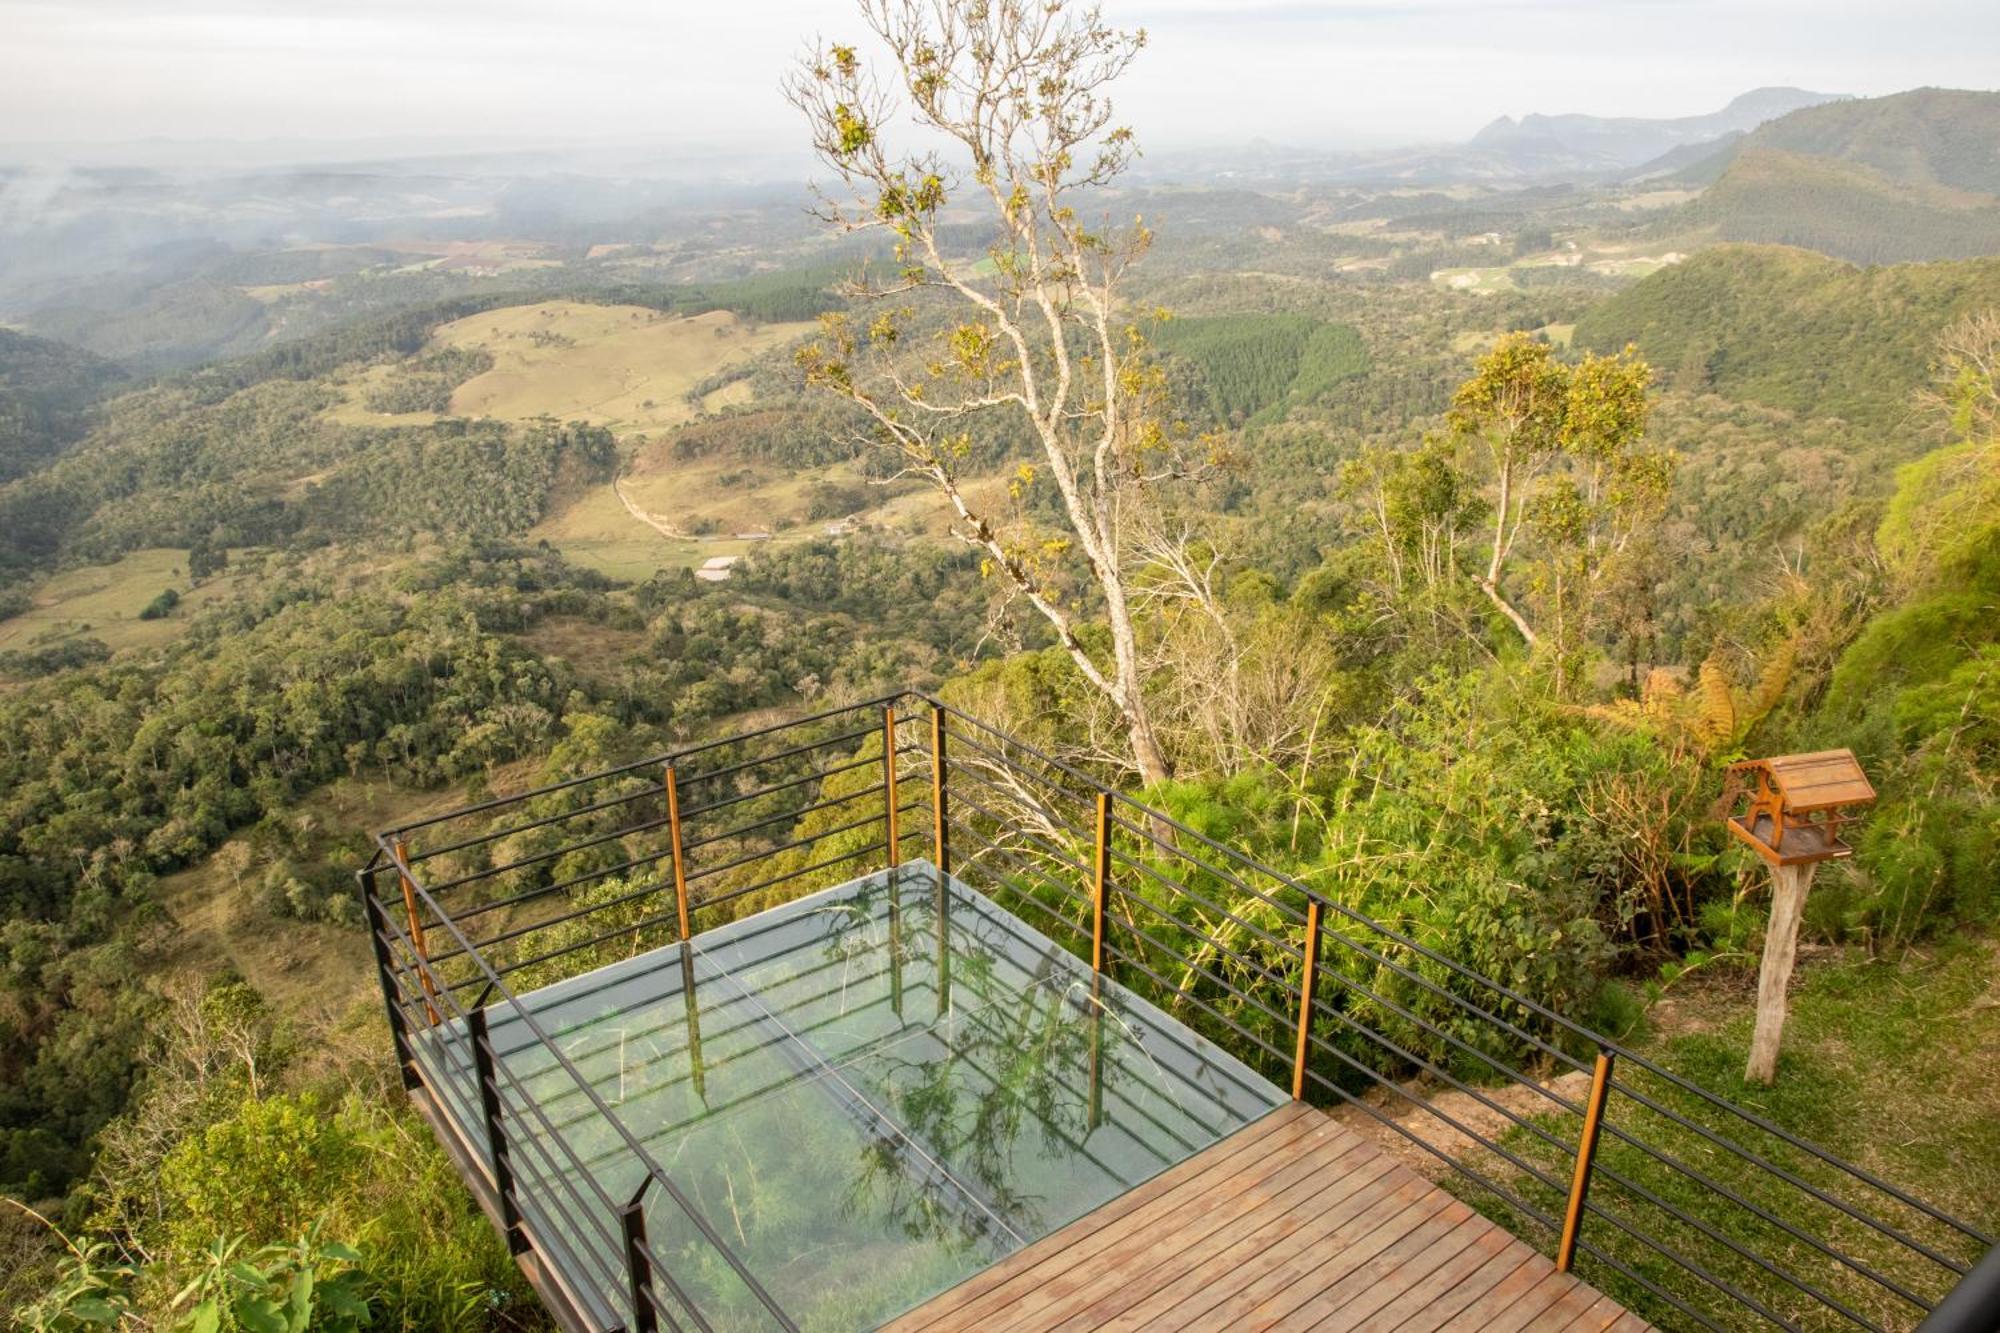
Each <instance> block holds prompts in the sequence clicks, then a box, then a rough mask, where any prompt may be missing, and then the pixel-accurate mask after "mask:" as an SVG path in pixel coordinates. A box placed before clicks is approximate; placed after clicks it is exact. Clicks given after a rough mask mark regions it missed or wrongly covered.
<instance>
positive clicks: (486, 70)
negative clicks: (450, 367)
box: [0, 0, 2000, 150]
mask: <svg viewBox="0 0 2000 1333" xmlns="http://www.w3.org/2000/svg"><path fill="white" fill-rule="evenodd" d="M1105 11H1106V13H1107V15H1108V17H1110V18H1111V19H1112V20H1113V21H1114V22H1116V23H1118V24H1120V25H1121V26H1128V27H1138V26H1143V27H1145V28H1146V29H1148V30H1149V32H1150V33H1151V35H1152V37H1153V45H1152V46H1151V48H1150V49H1149V50H1148V51H1147V52H1146V53H1145V54H1144V55H1143V56H1142V58H1141V63H1140V64H1139V66H1138V67H1137V68H1136V69H1135V70H1134V72H1133V73H1132V74H1131V75H1130V77H1129V80H1128V84H1127V87H1126V89H1125V91H1124V92H1123V94H1122V97H1121V103H1120V114H1121V117H1122V118H1124V119H1126V120H1129V121H1130V122H1131V123H1133V124H1134V125H1136V126H1137V127H1138V129H1139V130H1140V133H1141V137H1142V140H1143V141H1144V142H1146V143H1148V144H1151V145H1152V146H1154V147H1157V148H1171V147H1173V146H1175V145H1176V144H1188V143H1228V142H1239V141H1242V140H1245V139H1248V138H1251V137H1263V138H1268V139H1272V140H1276V141H1279V142H1283V143H1297V144H1357V143H1365V144H1378V143H1384V142H1407V141H1410V140H1413V139H1451V138H1462V137H1464V136H1466V135H1468V134H1470V133H1471V132H1472V131H1474V130H1476V129H1477V128H1478V127H1479V126H1480V125H1481V124H1483V123H1485V122H1486V121H1487V120H1489V119H1490V118H1492V117H1493V116H1495V115H1498V114H1501V113H1503V112H1506V113H1512V114H1520V113H1522V112H1526V111H1588V112H1593V113H1597V114H1602V115H1683V114H1692V113H1696V112H1701V111H1708V110H1712V109H1714V108H1716V107H1719V106H1720V105H1721V104H1722V103H1723V102H1725V101H1727V100H1728V99H1729V98H1730V97H1731V96H1733V95H1734V94H1736V93H1738V92H1741V91H1744V90H1745V89H1748V88H1751V87H1755V86H1758V85H1761V84H1791V85H1796V86H1800V87H1807V88H1813V89H1816V90H1821V91H1829V92H1853V93H1861V94H1877V93H1886V92H1894V91H1899V90H1901V89H1904V88H1909V87H1914V86H1919V85H1923V84H1939V85H1945V86H1952V87H1978V88H1992V87H1995V86H2000V0H1876V2H1874V3H1860V2H1858V0H1356V2H1354V3H1319V2H1317V0H1261V2H1253V3H1242V4H1237V3H1228V2H1227V0H1107V3H1106V4H1105ZM859 31H860V25H859V23H858V22H857V21H856V20H855V18H854V16H853V10H852V8H851V6H850V5H849V4H848V3H846V0H818V2H817V3H814V2H809V0H0V141H6V142H12V143H36V142H42V143H46V142H50V141H77V140H124V139H136V138H144V137H154V136H164V137H169V138H200V139H205V138H224V139H242V140H258V139H268V138H287V139H290V138H309V139H323V140H340V141H352V140H356V139H367V138H375V137H403V136H416V137H421V138H425V139H429V140H433V141H437V140H447V141H453V142H458V143H467V144H470V143H491V144H493V145H495V146H502V145H509V144H517V143H521V142H523V141H524V140H525V141H541V142H550V141H565V142H567V141H577V140H601V141H616V142H632V141H635V140H647V141H666V142H670V143H677V144H685V145H687V146H689V147H696V146H700V145H703V144H712V145H714V146H716V147H719V148H726V149H731V150H736V149H743V148H749V147H762V148H766V149H770V150H780V149H789V148H792V147H794V146H796V144H797V143H798V140H799V127H798V125H797V124H796V123H795V122H794V120H793V119H792V117H791V114H790V112H789V109H788V108H786V107H785V106H784V105H783V103H782V102H781V101H780V100H779V98H778V96H777V92H776V84H777V80H778V77H779V74H780V72H781V71H782V70H783V68H784V67H785V65H786V63H787V61H788V60H789V59H790V58H791V57H793V56H795V55H796V54H797V52H798V51H799V50H800V48H801V46H802V44H803V43H804V41H805V39H806V38H807V37H809V36H810V35H812V34H814V33H815V32H824V33H826V34H827V35H828V36H830V37H842V36H848V35H852V34H856V33H858V32H859Z"/></svg>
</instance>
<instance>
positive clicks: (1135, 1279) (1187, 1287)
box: [1057, 1154, 1394, 1328]
mask: <svg viewBox="0 0 2000 1333" xmlns="http://www.w3.org/2000/svg"><path fill="white" fill-rule="evenodd" d="M1350 1156H1356V1155H1355V1154H1350ZM1346 1160H1347V1159H1346V1158H1343V1159H1342V1161H1341V1162H1337V1163H1333V1164H1332V1165H1331V1166H1326V1167H1319V1168H1314V1169H1309V1170H1308V1171H1307V1172H1306V1173H1305V1174H1304V1176H1303V1177H1302V1178H1301V1180H1300V1181H1299V1182H1298V1184H1297V1185H1295V1186H1294V1187H1293V1188H1292V1189H1290V1190H1288V1191H1286V1193H1285V1195H1284V1196H1282V1197H1278V1198H1273V1199H1272V1200H1271V1201H1270V1206H1268V1207H1265V1208H1261V1209H1259V1210H1258V1211H1257V1212H1256V1213H1254V1214H1251V1215H1249V1216H1246V1217H1244V1218H1242V1219H1239V1220H1238V1221H1236V1222H1234V1223H1233V1224H1231V1225H1229V1226H1226V1227H1224V1228H1222V1229H1221V1230H1218V1231H1215V1232H1212V1233H1210V1234H1209V1235H1208V1236H1207V1237H1206V1238H1204V1239H1202V1240H1201V1241H1199V1242H1198V1243H1196V1244H1193V1245H1187V1246H1184V1247H1180V1248H1179V1249H1178V1252H1176V1250H1175V1248H1174V1242H1173V1241H1171V1240H1169V1241H1168V1242H1167V1246H1168V1250H1167V1257H1166V1259H1165V1260H1164V1262H1160V1263H1156V1264H1154V1265H1153V1266H1152V1267H1151V1268H1148V1269H1146V1270H1145V1271H1143V1272H1139V1271H1135V1269H1134V1268H1132V1267H1128V1268H1126V1269H1124V1270H1122V1271H1121V1272H1120V1273H1119V1274H1118V1278H1119V1279H1120V1282H1121V1286H1120V1288H1119V1289H1118V1290H1115V1291H1114V1292H1113V1293H1112V1294H1111V1295H1109V1296H1105V1297H1100V1298H1099V1299H1097V1300H1096V1301H1093V1302H1092V1303H1091V1304H1090V1305H1089V1306H1088V1307H1086V1308H1085V1309H1083V1310H1081V1311H1078V1312H1077V1314H1075V1315H1072V1316H1071V1317H1070V1319H1069V1320H1066V1321H1065V1323H1064V1324H1062V1325H1057V1327H1067V1326H1068V1325H1069V1324H1071V1323H1075V1324H1077V1325H1078V1326H1079V1327H1086V1328H1138V1327H1141V1326H1145V1325H1147V1324H1148V1321H1149V1320H1151V1319H1154V1318H1155V1317H1160V1316H1166V1315H1178V1314H1180V1313H1181V1312H1182V1311H1184V1310H1185V1309H1186V1307H1187V1306H1188V1305H1189V1304H1190V1303H1192V1302H1193V1301H1195V1300H1196V1299H1198V1298H1199V1297H1200V1296H1201V1295H1202V1294H1203V1293H1205V1292H1206V1291H1207V1290H1208V1289H1209V1288H1210V1287H1211V1286H1213V1285H1214V1284H1215V1282H1216V1279H1217V1275H1218V1274H1226V1275H1232V1276H1233V1275H1234V1274H1236V1273H1237V1272H1239V1271H1240V1270H1242V1269H1243V1268H1245V1267H1247V1266H1249V1265H1250V1264H1251V1263H1252V1261H1254V1260H1255V1259H1256V1258H1257V1256H1258V1255H1260V1254H1264V1253H1268V1252H1269V1251H1270V1250H1271V1249H1273V1248H1275V1247H1276V1246H1277V1245H1279V1244H1282V1243H1284V1242H1286V1241H1288V1240H1290V1239H1291V1238H1292V1237H1294V1236H1296V1235H1299V1234H1301V1233H1306V1234H1310V1232H1311V1231H1312V1230H1314V1229H1318V1228H1320V1227H1321V1226H1322V1224H1323V1223H1324V1220H1325V1219H1326V1218H1328V1217H1339V1216H1343V1215H1351V1213H1352V1212H1354V1211H1357V1210H1358V1208H1359V1207H1360V1206H1361V1204H1360V1200H1362V1199H1364V1198H1367V1197H1372V1192H1371V1189H1370V1187H1371V1186H1372V1185H1374V1184H1375V1182H1378V1181H1379V1180H1380V1179H1381V1178H1382V1177H1383V1176H1385V1175H1386V1174H1388V1171H1389V1170H1390V1168H1391V1167H1392V1166H1393V1165H1394V1164H1393V1163H1391V1162H1389V1161H1387V1160H1386V1159H1385V1158H1384V1157H1383V1156H1382V1155H1381V1154H1369V1155H1367V1157H1366V1158H1365V1160H1362V1161H1360V1162H1359V1163H1358V1164H1356V1166H1355V1167H1354V1168H1353V1169H1351V1170H1344V1169H1339V1168H1340V1167H1341V1166H1342V1164H1343V1163H1344V1162H1345V1161H1346ZM1241 1280H1242V1281H1248V1280H1249V1279H1248V1278H1247V1277H1246V1278H1243V1279H1241Z"/></svg>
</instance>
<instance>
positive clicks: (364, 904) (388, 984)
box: [354, 869, 419, 1092]
mask: <svg viewBox="0 0 2000 1333" xmlns="http://www.w3.org/2000/svg"><path fill="white" fill-rule="evenodd" d="M378 873H380V872H378V871H376V870H374V869H368V870H357V871H356V872H355V873H354V883H355V887H356V888H358V889H359V890H360V892H361V920H362V922H363V924H365V925H366V926H367V927H368V942H369V943H370V944H372V945H374V946H375V972H376V975H377V976H378V977H379V978H380V979H381V982H382V1007H383V1008H385V1009H387V1010H388V1011H389V1039H390V1040H391V1041H392V1042H394V1043H395V1046H396V1065H397V1068H399V1069H400V1070H401V1071H402V1074H403V1090H404V1091H405V1092H408V1091H411V1090H412V1089H414V1088H415V1087H416V1086H417V1084H418V1082H419V1080H418V1078H417V1061H416V1057H415V1056H414V1055H412V1054H411V1053H410V1029H409V1024H408V1023H407V1022H406V1021H405V1020H404V1018H403V1006H402V1005H401V1004H399V1003H397V996H398V995H400V994H401V993H402V987H401V986H400V985H398V984H397V983H396V979H395V960H394V959H393V958H392V957H391V955H390V953H389V939H388V935H389V922H388V918H387V917H385V916H384V915H383V914H382V904H381V903H380V902H378V901H377V900H376V898H375V876H376V875H377V874H378Z"/></svg>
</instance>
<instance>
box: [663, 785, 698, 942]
mask: <svg viewBox="0 0 2000 1333" xmlns="http://www.w3.org/2000/svg"><path fill="white" fill-rule="evenodd" d="M667 836H668V837H669V838H670V839H672V841H673V851H674V908H675V910H676V911H677V912H678V913H679V914H680V922H681V938H682V939H684V940H685V939H689V938H692V934H693V932H691V931H690V930H689V929H688V881H687V858H686V857H685V856H684V855H683V854H682V852H681V793H680V787H679V784H677V783H676V782H675V781H674V766H673V764H672V763H671V762H669V763H668V764H667Z"/></svg>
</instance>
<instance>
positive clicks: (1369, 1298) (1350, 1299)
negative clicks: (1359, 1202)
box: [1288, 1199, 1492, 1333]
mask: <svg viewBox="0 0 2000 1333" xmlns="http://www.w3.org/2000/svg"><path fill="white" fill-rule="evenodd" d="M1488 1231H1492V1223H1490V1221H1486V1219H1484V1217H1480V1215H1478V1213H1474V1211H1472V1209H1470V1207H1466V1203H1464V1201H1462V1199H1452V1203H1450V1205H1446V1207H1444V1209H1442V1211H1440V1213H1438V1215H1436V1217H1432V1219H1430V1221H1428V1223H1424V1227H1420V1229H1418V1231H1412V1233H1410V1235H1406V1237H1404V1239H1402V1241H1398V1243H1396V1245H1392V1247H1388V1249H1386V1251H1382V1253H1380V1255H1376V1259H1374V1261H1370V1263H1368V1265H1364V1267H1362V1269H1360V1271H1358V1273H1350V1275H1348V1277H1346V1279H1344V1281H1338V1283H1334V1285H1332V1287H1328V1289H1326V1291H1322V1293H1320V1295H1316V1297H1312V1299H1310V1301H1306V1303H1304V1305H1300V1307H1298V1309H1296V1311H1292V1317H1290V1319H1288V1323H1290V1325H1294V1327H1312V1329H1322V1331H1324V1333H1348V1329H1358V1327H1360V1325H1364V1323H1368V1317H1370V1315H1374V1313H1376V1311H1378V1309H1382V1307H1384V1305H1388V1303H1390V1301H1394V1299H1396V1293H1398V1291H1402V1287H1406V1285H1412V1283H1420V1281H1422V1279H1426V1277H1430V1273H1434V1271H1436V1269H1438V1267H1440V1265H1444V1263H1450V1261H1452V1259H1456V1257H1458V1255H1460V1253H1462V1251H1464V1249H1466V1247H1468V1245H1472V1241H1476V1239H1478V1237H1482V1235H1486V1233H1488Z"/></svg>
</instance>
